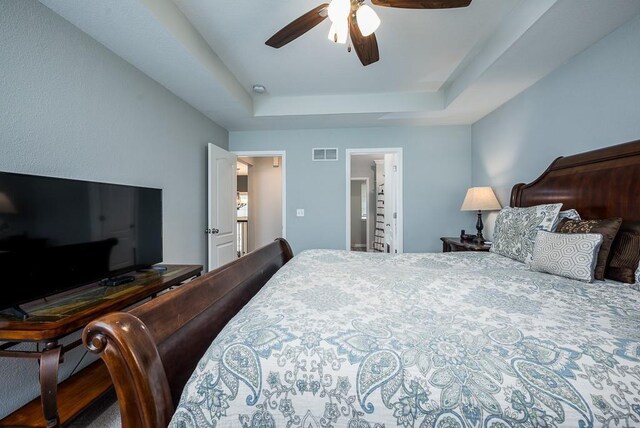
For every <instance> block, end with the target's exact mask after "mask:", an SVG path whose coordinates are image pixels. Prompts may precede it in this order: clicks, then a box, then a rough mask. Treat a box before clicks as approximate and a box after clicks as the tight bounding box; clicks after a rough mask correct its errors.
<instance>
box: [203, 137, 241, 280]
mask: <svg viewBox="0 0 640 428" xmlns="http://www.w3.org/2000/svg"><path fill="white" fill-rule="evenodd" d="M208 154H209V178H208V193H209V195H208V196H209V198H208V199H209V203H208V208H209V214H208V224H207V229H206V232H207V234H208V237H209V239H208V245H207V247H208V253H209V254H208V270H213V269H215V268H217V267H218V266H222V265H224V264H225V263H229V262H230V261H232V260H234V259H235V258H236V233H237V232H236V215H237V207H236V189H237V185H238V183H237V181H236V155H234V154H232V153H229V152H228V151H226V150H224V149H221V148H220V147H218V146H216V145H215V144H211V143H209V149H208Z"/></svg>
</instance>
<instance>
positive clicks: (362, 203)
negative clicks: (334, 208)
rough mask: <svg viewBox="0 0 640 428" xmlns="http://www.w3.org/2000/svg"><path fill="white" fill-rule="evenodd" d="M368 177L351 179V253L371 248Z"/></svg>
mask: <svg viewBox="0 0 640 428" xmlns="http://www.w3.org/2000/svg"><path fill="white" fill-rule="evenodd" d="M369 200H370V195H369V177H351V251H368V250H369V249H370V248H371V243H370V242H371V240H370V237H369V232H370V224H371V223H370V219H371V213H370V207H369Z"/></svg>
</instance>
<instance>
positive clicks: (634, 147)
mask: <svg viewBox="0 0 640 428" xmlns="http://www.w3.org/2000/svg"><path fill="white" fill-rule="evenodd" d="M558 202H562V204H563V205H562V209H563V210H566V209H570V208H574V209H576V210H577V211H578V212H579V213H580V216H581V217H582V218H584V219H599V218H609V217H622V219H623V220H624V223H623V226H622V227H623V229H633V230H638V231H640V140H637V141H632V142H629V143H625V144H619V145H617V146H611V147H606V148H603V149H598V150H593V151H590V152H585V153H580V154H577V155H573V156H566V157H559V158H558V159H556V160H554V161H553V162H552V163H551V165H549V168H547V170H546V171H545V172H543V173H542V175H541V176H540V177H538V179H536V180H535V181H533V182H532V183H529V184H524V183H519V184H516V185H515V186H513V189H512V190H511V206H512V207H529V206H533V205H539V204H548V203H558Z"/></svg>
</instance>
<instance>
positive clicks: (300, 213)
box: [296, 208, 304, 217]
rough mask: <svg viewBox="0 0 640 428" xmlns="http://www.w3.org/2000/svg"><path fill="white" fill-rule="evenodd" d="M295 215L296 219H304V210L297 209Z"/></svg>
mask: <svg viewBox="0 0 640 428" xmlns="http://www.w3.org/2000/svg"><path fill="white" fill-rule="evenodd" d="M296 215H297V216H298V217H304V209H302V208H298V209H297V210H296Z"/></svg>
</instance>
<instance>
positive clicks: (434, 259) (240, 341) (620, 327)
mask: <svg viewBox="0 0 640 428" xmlns="http://www.w3.org/2000/svg"><path fill="white" fill-rule="evenodd" d="M171 426H173V427H195V426H198V427H276V426H277V427H287V428H289V427H304V428H308V427H350V428H365V427H381V426H385V427H395V426H402V427H438V428H453V427H491V428H499V427H500V428H501V427H553V426H570V427H590V426H610V427H621V426H640V292H639V291H636V290H633V289H631V288H630V287H628V286H625V285H621V284H617V283H602V282H599V283H598V282H596V283H594V284H586V283H581V282H578V281H573V280H570V279H564V278H561V277H557V276H552V275H549V274H544V273H539V272H531V271H529V270H528V269H527V267H526V266H525V265H524V264H521V263H518V262H515V261H513V260H510V259H507V258H505V257H502V256H499V255H497V254H492V253H477V252H466V253H445V254H402V255H395V256H391V255H385V254H370V253H357V252H346V251H336V250H309V251H305V252H303V253H301V254H300V255H298V256H297V257H295V258H294V259H292V260H291V261H290V262H289V263H288V264H287V265H285V266H284V267H283V268H282V269H281V270H280V271H279V272H277V274H276V275H275V276H274V277H273V278H272V279H271V280H270V281H269V283H268V284H267V285H266V286H265V287H264V288H263V289H262V290H261V291H260V292H259V293H258V294H257V295H256V296H255V297H254V298H253V299H252V300H251V302H250V303H249V304H248V305H247V306H246V307H245V308H244V309H243V310H242V311H241V312H240V313H239V314H238V315H237V316H236V317H235V318H234V319H233V320H232V321H231V322H230V323H229V324H228V325H227V326H226V327H225V329H224V330H223V331H222V332H221V333H220V335H219V336H218V337H217V338H216V340H215V341H214V342H213V344H212V345H211V347H210V348H209V350H208V351H207V353H206V354H205V356H204V357H203V358H202V360H201V361H200V363H199V365H198V367H197V369H196V371H195V372H194V374H193V375H192V377H191V379H190V380H189V382H188V383H187V385H186V387H185V390H184V392H183V394H182V398H181V401H180V403H179V405H178V408H177V411H176V413H175V415H174V417H173V420H172V422H171Z"/></svg>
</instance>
